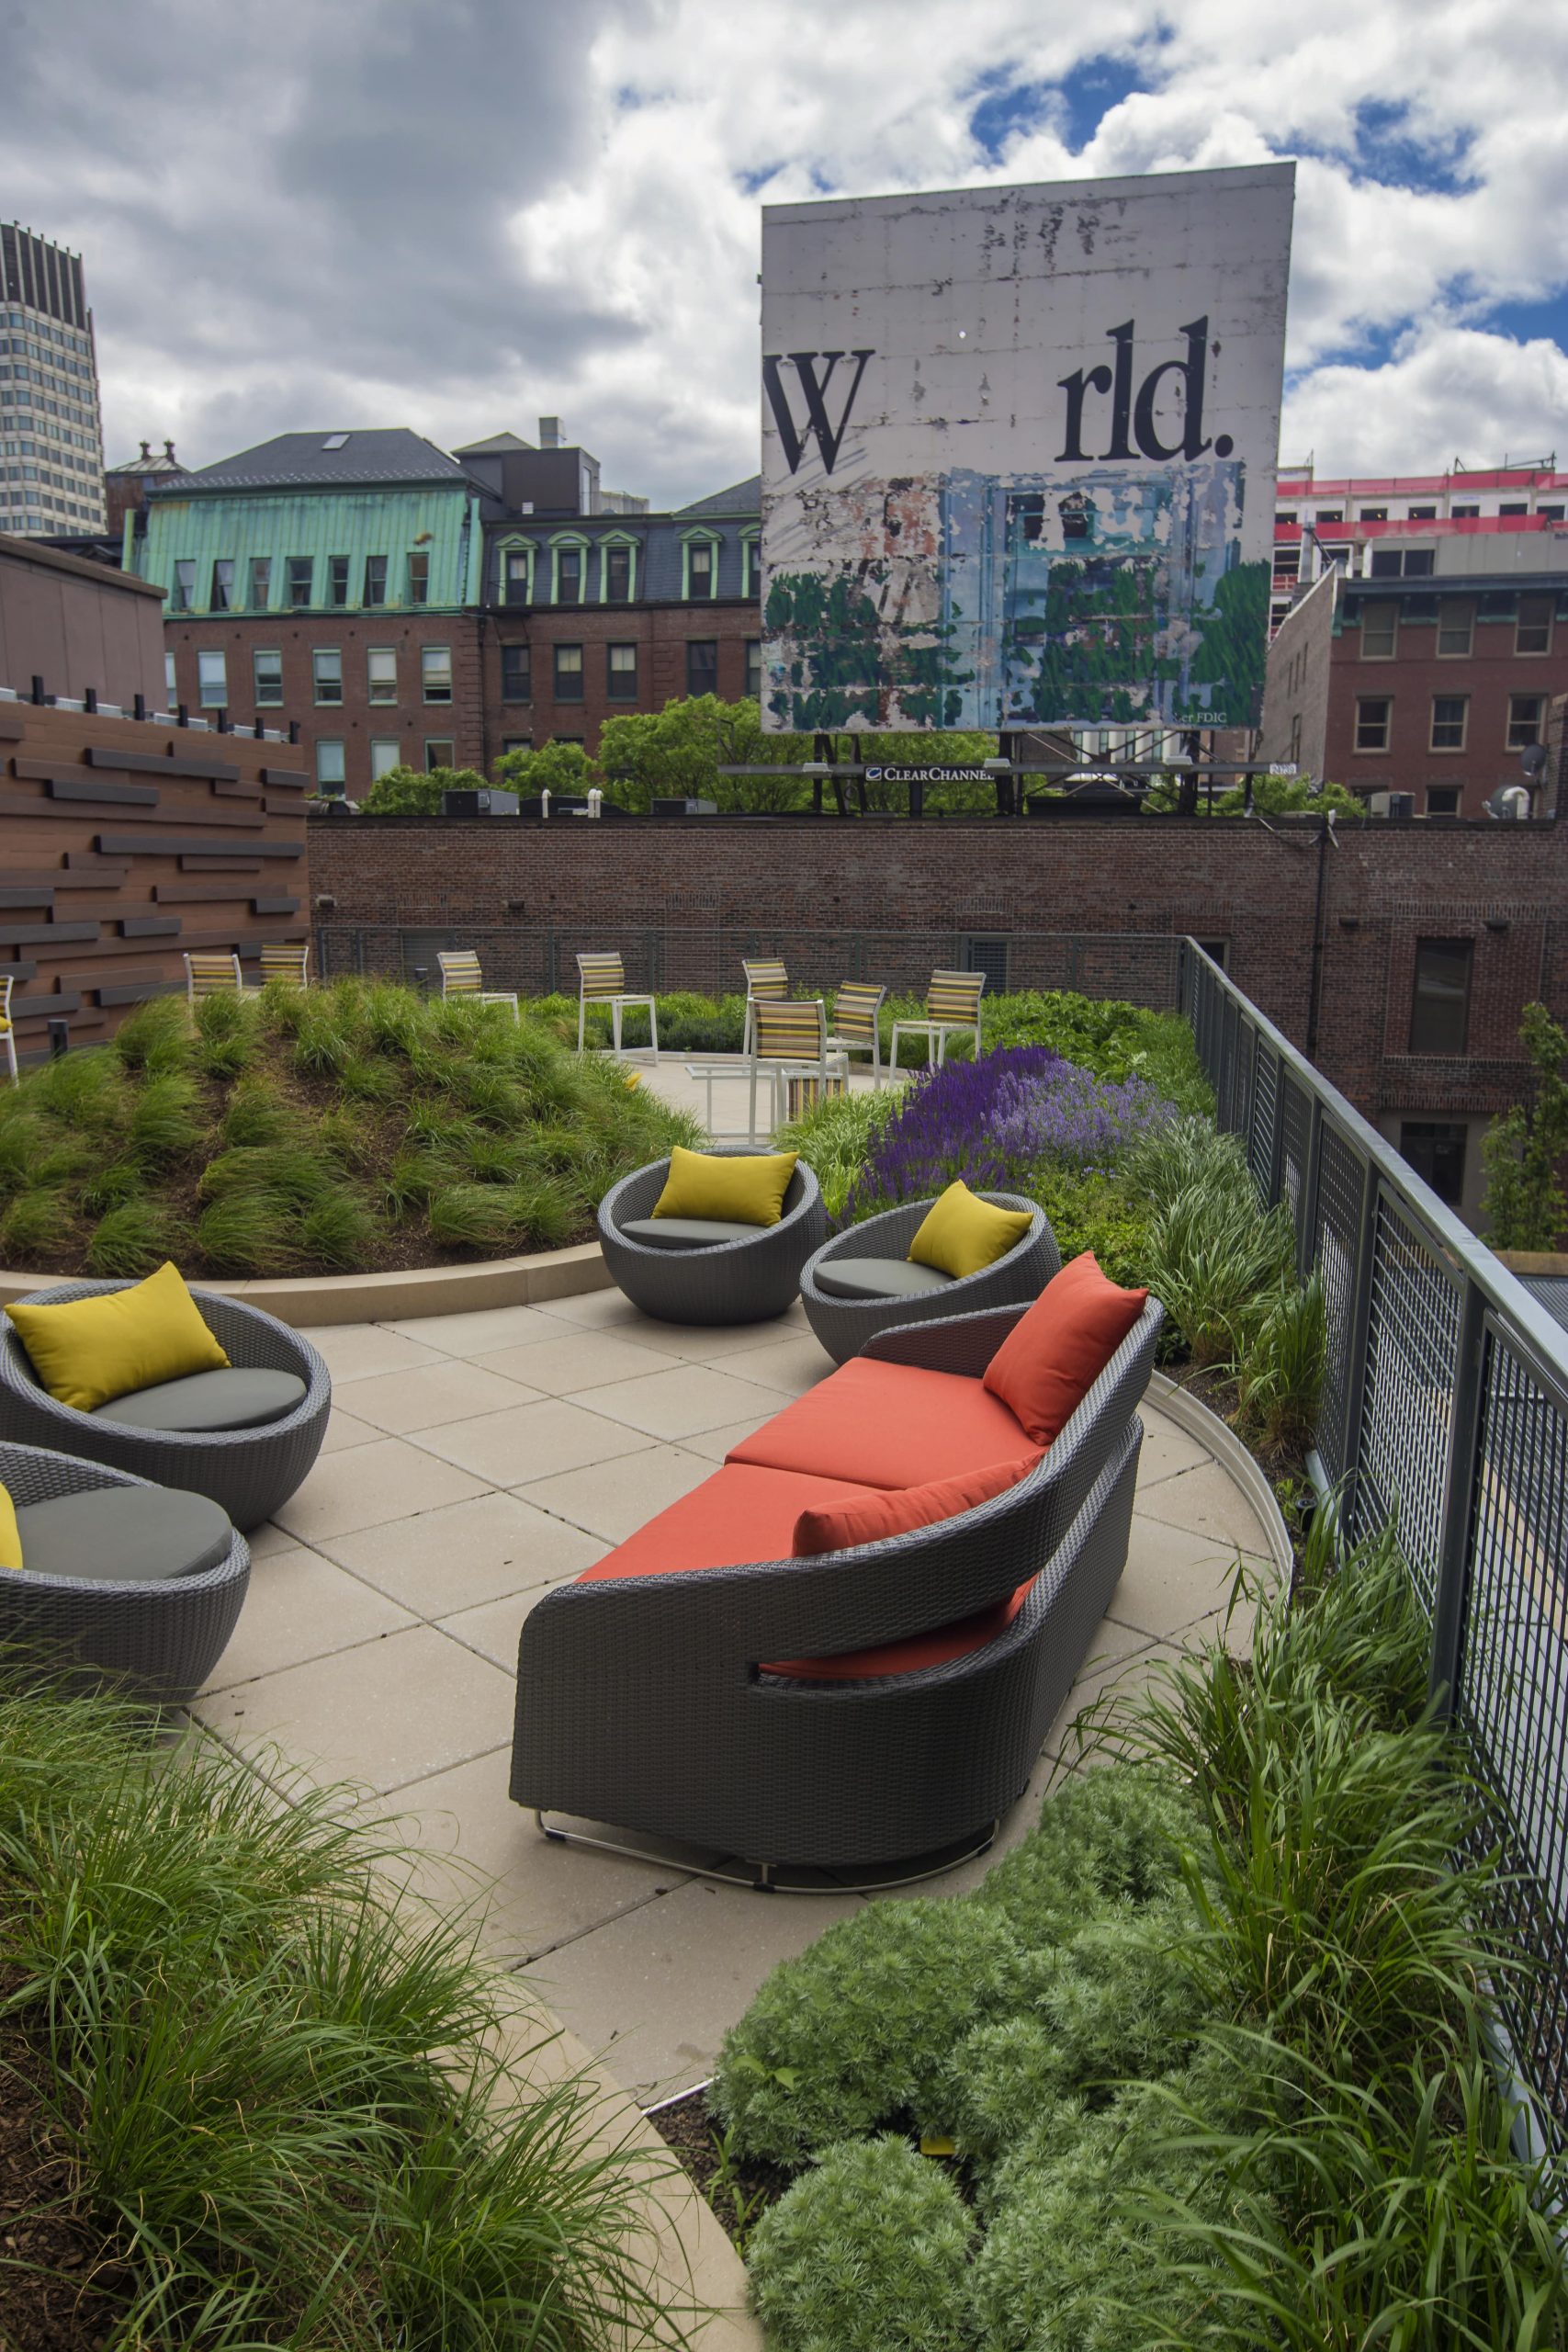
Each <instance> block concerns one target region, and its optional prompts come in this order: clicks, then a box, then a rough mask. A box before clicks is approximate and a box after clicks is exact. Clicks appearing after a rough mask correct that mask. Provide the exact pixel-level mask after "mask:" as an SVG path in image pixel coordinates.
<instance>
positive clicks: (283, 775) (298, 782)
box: [261, 768, 310, 792]
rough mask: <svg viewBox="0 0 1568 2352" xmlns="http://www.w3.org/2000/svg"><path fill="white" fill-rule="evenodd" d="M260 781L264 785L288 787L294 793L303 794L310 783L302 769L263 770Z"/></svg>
mask: <svg viewBox="0 0 1568 2352" xmlns="http://www.w3.org/2000/svg"><path fill="white" fill-rule="evenodd" d="M261 780H262V782H263V783H264V784H286V785H288V786H291V787H292V789H293V790H294V791H296V792H303V791H304V790H305V789H306V787H307V786H309V784H310V777H309V775H307V774H306V772H305V770H304V769H303V768H263V770H262V772H261Z"/></svg>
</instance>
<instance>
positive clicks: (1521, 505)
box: [1497, 498, 1530, 515]
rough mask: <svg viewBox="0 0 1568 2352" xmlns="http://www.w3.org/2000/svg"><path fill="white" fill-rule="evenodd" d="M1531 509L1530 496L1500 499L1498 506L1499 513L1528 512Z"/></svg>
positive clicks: (1518, 513) (1520, 513)
mask: <svg viewBox="0 0 1568 2352" xmlns="http://www.w3.org/2000/svg"><path fill="white" fill-rule="evenodd" d="M1529 511H1530V509H1529V499H1528V498H1505V499H1502V500H1500V501H1499V503H1498V506H1497V512H1498V514H1499V515H1528V514H1529Z"/></svg>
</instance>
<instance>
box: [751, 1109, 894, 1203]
mask: <svg viewBox="0 0 1568 2352" xmlns="http://www.w3.org/2000/svg"><path fill="white" fill-rule="evenodd" d="M897 1107H898V1096H897V1092H896V1091H895V1090H894V1089H893V1088H892V1087H884V1088H882V1089H880V1090H874V1089H871V1088H867V1089H864V1090H863V1091H861V1092H860V1093H858V1094H857V1093H854V1092H851V1093H848V1094H835V1095H829V1097H828V1098H827V1100H826V1101H825V1102H821V1103H818V1104H817V1106H816V1108H815V1109H814V1110H811V1111H807V1112H806V1113H805V1114H803V1115H802V1116H801V1117H800V1118H798V1119H795V1121H793V1122H792V1123H791V1124H790V1125H787V1126H783V1127H781V1128H780V1129H779V1131H778V1135H777V1136H776V1137H775V1142H776V1144H777V1146H778V1148H779V1149H780V1150H781V1151H798V1152H799V1154H800V1156H801V1158H802V1159H804V1160H805V1162H806V1164H807V1167H808V1168H809V1169H811V1170H813V1172H814V1173H815V1175H816V1178H817V1182H818V1184H820V1186H821V1187H822V1205H823V1207H824V1208H825V1209H826V1210H827V1212H828V1214H829V1216H832V1217H837V1216H842V1214H843V1209H844V1204H845V1202H846V1200H847V1199H848V1197H849V1192H850V1187H851V1185H852V1183H853V1182H854V1181H855V1178H856V1177H857V1176H858V1175H859V1174H860V1171H861V1167H862V1164H863V1161H864V1159H865V1156H866V1153H867V1151H868V1150H869V1149H870V1148H871V1142H872V1138H873V1137H874V1135H875V1133H876V1131H877V1129H878V1128H879V1127H880V1126H882V1125H884V1123H885V1122H886V1120H887V1119H888V1118H889V1117H890V1116H891V1115H892V1114H893V1113H894V1112H895V1111H896V1110H897Z"/></svg>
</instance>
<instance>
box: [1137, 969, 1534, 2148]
mask: <svg viewBox="0 0 1568 2352" xmlns="http://www.w3.org/2000/svg"><path fill="white" fill-rule="evenodd" d="M1180 1005H1181V1010H1182V1011H1183V1012H1185V1013H1186V1014H1187V1016H1188V1019H1189V1020H1190V1023H1191V1024H1192V1029H1193V1034H1194V1035H1195V1037H1196V1039H1197V1043H1198V1052H1199V1057H1200V1059H1201V1062H1202V1064H1203V1068H1204V1069H1205V1070H1206V1072H1207V1073H1208V1076H1209V1079H1210V1081H1211V1083H1212V1084H1213V1089H1214V1094H1215V1099H1216V1103H1217V1106H1218V1114H1219V1120H1220V1124H1221V1125H1222V1126H1224V1127H1226V1128H1228V1129H1230V1130H1231V1131H1232V1132H1233V1133H1235V1135H1237V1136H1240V1137H1241V1139H1242V1141H1243V1143H1244V1145H1245V1147H1246V1149H1247V1158H1248V1160H1249V1162H1250V1164H1251V1167H1252V1170H1253V1173H1254V1176H1255V1177H1256V1179H1257V1182H1258V1188H1259V1191H1260V1192H1261V1193H1262V1194H1263V1196H1264V1198H1265V1199H1266V1200H1268V1201H1269V1202H1274V1201H1281V1200H1282V1201H1284V1202H1287V1203H1288V1204H1289V1206H1290V1210H1291V1214H1292V1218H1293V1219H1294V1223H1295V1229H1296V1235H1297V1243H1298V1253H1299V1262H1300V1265H1301V1269H1302V1272H1303V1274H1304V1273H1305V1272H1308V1270H1309V1269H1311V1268H1312V1267H1313V1266H1316V1267H1317V1268H1318V1269H1319V1271H1320V1272H1321V1274H1322V1278H1323V1285H1324V1292H1325V1304H1326V1309H1327V1324H1328V1375H1327V1381H1326V1385H1325V1396H1324V1401H1323V1408H1322V1412H1321V1417H1320V1421H1319V1430H1318V1454H1319V1457H1320V1460H1321V1464H1322V1468H1323V1472H1324V1475H1325V1478H1326V1480H1327V1481H1328V1483H1329V1485H1330V1486H1331V1487H1337V1489H1338V1492H1339V1495H1340V1509H1341V1511H1342V1514H1343V1519H1344V1522H1345V1525H1346V1529H1347V1532H1348V1534H1349V1536H1350V1537H1351V1538H1352V1539H1357V1538H1359V1537H1361V1536H1363V1535H1367V1534H1371V1533H1372V1532H1375V1531H1376V1530H1377V1529H1378V1528H1380V1527H1381V1526H1382V1525H1383V1523H1384V1522H1385V1521H1387V1520H1389V1519H1390V1518H1391V1517H1392V1519H1393V1521H1394V1523H1395V1525H1396V1527H1397V1529H1398V1532H1399V1539H1400V1543H1401V1545H1402V1548H1403V1551H1404V1556H1405V1558H1406V1560H1407V1561H1408V1562H1409V1566H1410V1571H1411V1574H1412V1576H1413V1577H1414V1578H1415V1581H1416V1589H1417V1591H1418V1593H1419V1595H1420V1598H1421V1601H1422V1603H1423V1606H1424V1607H1425V1609H1426V1611H1427V1616H1428V1617H1429V1619H1430V1621H1431V1627H1432V1685H1433V1689H1434V1691H1435V1692H1436V1693H1438V1696H1439V1698H1440V1700H1441V1702H1442V1704H1443V1705H1444V1706H1445V1707H1447V1708H1448V1709H1450V1711H1451V1713H1452V1716H1453V1719H1454V1722H1455V1724H1456V1726H1457V1728H1458V1729H1459V1730H1460V1732H1461V1735H1462V1736H1463V1738H1464V1740H1465V1742H1466V1744H1467V1746H1468V1747H1469V1749H1470V1751H1471V1754H1472V1758H1473V1761H1474V1765H1475V1770H1476V1774H1477V1778H1478V1780H1479V1781H1480V1782H1481V1784H1482V1785H1483V1788H1485V1789H1486V1790H1488V1791H1489V1792H1491V1798H1492V1808H1493V1811H1492V1820H1491V1822H1490V1825H1489V1831H1488V1834H1489V1836H1490V1838H1492V1839H1493V1840H1495V1842H1496V1843H1497V1844H1498V1845H1500V1846H1501V1848H1502V1850H1503V1853H1504V1856H1505V1860H1506V1868H1507V1870H1508V1872H1509V1874H1510V1878H1511V1882H1512V1883H1511V1884H1510V1886H1509V1888H1508V1890H1507V1892H1506V1895H1505V1896H1504V1897H1503V1898H1502V1901H1501V1906H1500V1909H1499V1912H1498V1915H1497V1916H1496V1917H1494V1919H1493V1920H1492V1921H1491V1922H1490V1924H1491V1926H1492V1927H1493V1928H1494V1929H1495V1930H1496V1931H1497V1932H1498V1933H1499V1934H1500V1935H1501V1936H1502V1937H1503V1939H1505V1940H1506V1945H1507V1947H1508V1948H1509V1949H1510V1950H1512V1951H1516V1952H1517V1954H1518V1956H1519V1957H1520V1958H1521V1959H1522V1960H1523V1961H1524V1962H1527V1964H1528V1969H1529V1973H1528V1974H1525V1975H1521V1976H1517V1977H1515V1978H1512V1979H1511V1980H1510V1981H1509V1983H1508V1985H1506V1987H1505V1988H1504V1991H1503V1999H1504V2007H1505V2012H1506V2021H1507V2025H1508V2029H1509V2032H1510V2034H1511V2036H1512V2040H1513V2045H1514V2047H1513V2052H1512V2055H1513V2060H1514V2064H1515V2065H1516V2067H1517V2072H1518V2075H1519V2076H1520V2078H1521V2080H1522V2081H1523V2083H1524V2084H1525V2086H1527V2088H1528V2089H1529V2091H1530V2092H1531V2094H1532V2095H1533V2098H1534V2100H1535V2103H1536V2107H1537V2110H1538V2118H1537V2120H1538V2121H1539V2123H1540V2128H1541V2131H1542V2132H1543V2133H1544V2134H1545V2135H1546V2136H1547V2137H1548V2138H1549V2139H1550V2140H1551V2142H1553V2143H1555V2144H1556V2146H1557V2147H1558V2148H1559V2149H1562V2148H1563V2147H1568V1337H1565V1335H1564V1334H1563V1332H1562V1330H1561V1329H1560V1328H1559V1327H1558V1326H1557V1325H1556V1324H1555V1323H1554V1322H1553V1321H1552V1319H1551V1317H1550V1316H1549V1315H1547V1313H1546V1312H1545V1310H1544V1309H1543V1308H1542V1307H1540V1306H1539V1305H1538V1304H1537V1302H1536V1301H1535V1300H1534V1299H1533V1298H1531V1297H1530V1296H1529V1294H1528V1292H1526V1291H1525V1290H1524V1289H1523V1288H1522V1287H1521V1286H1520V1284H1519V1283H1517V1282H1516V1281H1515V1280H1514V1277H1513V1276H1512V1275H1511V1274H1510V1273H1509V1272H1508V1271H1507V1269H1506V1267H1505V1266H1504V1265H1502V1264H1501V1263H1500V1262H1499V1261H1498V1260H1497V1259H1496V1258H1495V1257H1494V1255H1493V1254H1492V1252H1491V1251H1490V1250H1487V1249H1486V1248H1484V1247H1483V1244H1481V1243H1480V1242H1478V1241H1477V1240H1476V1238H1475V1237H1474V1235H1473V1234H1472V1233H1471V1232H1470V1231H1468V1229H1467V1228H1466V1227H1464V1226H1463V1225H1461V1223H1460V1221H1459V1219H1458V1218H1457V1217H1456V1216H1454V1215H1453V1213H1452V1211H1451V1210H1450V1209H1448V1208H1446V1207H1445V1206H1444V1205H1443V1204H1442V1202H1441V1201H1439V1200H1438V1197H1437V1195H1436V1193H1432V1192H1431V1191H1430V1190H1428V1188H1427V1186H1426V1185H1425V1184H1424V1183H1422V1182H1421V1181H1420V1179H1419V1178H1418V1177H1416V1175H1415V1174H1414V1173H1413V1172H1412V1171H1411V1170H1410V1169H1409V1168H1408V1167H1406V1165H1405V1163H1404V1160H1402V1159H1400V1158H1399V1156H1398V1154H1397V1153H1396V1152H1395V1151H1394V1150H1393V1148H1392V1147H1391V1146H1390V1145H1389V1144H1387V1143H1385V1142H1384V1140H1383V1139H1382V1136H1379V1135H1378V1134H1377V1133H1376V1131H1375V1129H1373V1128H1372V1127H1371V1126H1370V1125H1368V1124H1367V1122H1366V1120H1365V1119H1363V1118H1362V1117H1361V1116H1360V1114H1359V1113H1358V1112H1357V1111H1355V1110H1353V1109H1352V1108H1351V1106H1350V1104H1349V1103H1348V1102H1347V1101H1346V1100H1345V1098H1344V1096H1343V1095H1341V1094H1339V1093H1337V1091H1335V1089H1334V1088H1333V1087H1332V1086H1330V1085H1328V1084H1327V1082H1326V1081H1325V1080H1324V1079H1323V1078H1321V1077H1320V1076H1319V1075H1318V1073H1317V1071H1316V1070H1314V1069H1313V1067H1312V1065H1311V1063H1310V1062H1308V1061H1306V1060H1305V1059H1304V1058H1303V1056H1302V1055H1301V1054H1299V1053H1298V1052H1297V1051H1296V1049H1295V1047H1294V1046H1292V1045H1290V1044H1289V1043H1288V1042H1287V1040H1286V1039H1285V1038H1284V1037H1282V1036H1281V1035H1280V1032H1279V1031H1278V1030H1277V1029H1276V1028H1274V1027H1273V1025H1272V1023H1269V1021H1267V1020H1266V1019H1265V1018H1264V1016H1263V1015H1262V1014H1261V1013H1260V1012H1258V1009H1257V1007H1256V1006H1255V1005H1253V1004H1252V1003H1251V1002H1250V1001H1248V1000H1247V998H1246V997H1245V996H1243V995H1242V993H1241V992H1240V990H1239V989H1236V988H1235V986H1234V984H1233V983H1232V982H1231V981H1230V980H1228V979H1227V978H1225V975H1224V972H1222V971H1221V970H1220V968H1219V967H1218V966H1217V965H1216V964H1214V963H1213V962H1212V961H1211V959H1210V958H1209V957H1208V956H1206V955H1204V953H1203V952H1202V950H1201V948H1200V947H1199V946H1198V945H1197V944H1196V942H1195V941H1193V940H1190V939H1189V940H1187V941H1185V942H1183V944H1182V948H1181V954H1180ZM1462 1859H1463V1858H1462V1857H1461V1864H1462Z"/></svg>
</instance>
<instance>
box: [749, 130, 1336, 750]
mask: <svg viewBox="0 0 1568 2352" xmlns="http://www.w3.org/2000/svg"><path fill="white" fill-rule="evenodd" d="M1294 182H1295V172H1294V166H1293V165H1292V164H1264V165H1260V166H1258V167H1256V168H1247V169H1245V170H1240V171H1221V172H1175V173H1167V174H1160V175H1152V176H1149V177H1146V178H1140V179H1120V180H1076V181H1064V182H1056V183H1052V184H1047V185H1045V186H1042V187H1006V188H997V187H983V188H966V189H958V190H955V191H953V192H950V193H946V194H941V195H918V196H893V197H879V198H871V199H866V200H860V199H851V200H848V201H845V202H842V203H838V202H829V203H820V204H781V205H769V206H767V207H766V208H765V209H764V210H763V214H762V594H763V637H764V642H763V657H762V658H763V677H762V713H763V724H764V725H765V726H767V727H770V728H775V729H791V730H796V731H810V730H812V729H819V728H820V729H857V728H874V729H931V728H1029V727H1075V726H1076V727H1096V726H1101V725H1114V724H1126V723H1130V722H1131V723H1136V722H1139V721H1149V722H1151V723H1154V724H1159V723H1161V722H1164V723H1168V724H1171V725H1185V726H1233V725H1246V726H1250V725H1252V724H1254V723H1255V722H1256V720H1257V718H1258V707H1259V704H1260V701H1261V696H1262V690H1263V660H1264V651H1265V646H1266V640H1267V631H1268V616H1269V576H1270V568H1271V556H1272V548H1273V536H1274V470H1275V462H1276V458H1277V454H1278V443H1279V430H1280V379H1281V375H1282V371H1283V364H1284V342H1285V292H1286V285H1287V279H1288V275H1289V266H1290V246H1291V210H1292V202H1293V198H1294Z"/></svg>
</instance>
